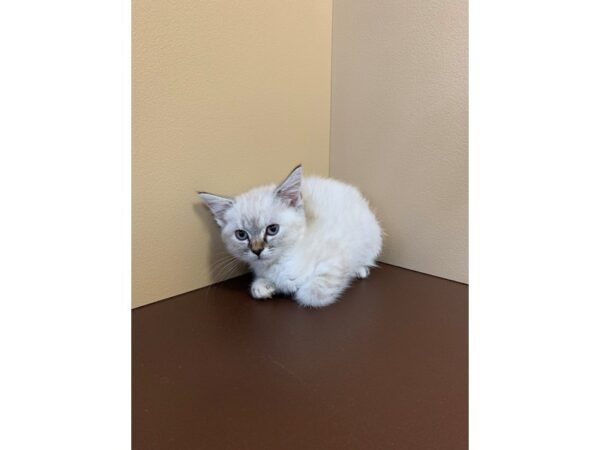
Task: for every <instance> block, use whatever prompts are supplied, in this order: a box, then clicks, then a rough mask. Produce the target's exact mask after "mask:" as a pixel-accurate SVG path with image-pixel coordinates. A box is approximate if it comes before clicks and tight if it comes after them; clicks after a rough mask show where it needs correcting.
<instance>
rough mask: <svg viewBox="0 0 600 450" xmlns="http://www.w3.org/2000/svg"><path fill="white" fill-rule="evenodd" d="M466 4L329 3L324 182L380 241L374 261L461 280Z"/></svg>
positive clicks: (413, 0) (448, 0)
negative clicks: (351, 200)
mask: <svg viewBox="0 0 600 450" xmlns="http://www.w3.org/2000/svg"><path fill="white" fill-rule="evenodd" d="M467 10H468V8H467V0H382V1H377V2H373V1H370V0H334V5H333V61H332V115H331V155H330V157H331V159H330V161H331V164H330V172H331V175H332V176H335V177H338V178H341V179H344V180H347V181H350V182H353V183H355V184H357V185H358V186H359V187H360V188H361V189H362V190H363V192H364V193H365V194H366V196H367V197H369V198H370V199H371V201H372V203H373V204H374V205H375V207H376V209H377V212H378V215H379V217H380V218H381V221H382V224H383V227H384V229H385V230H386V232H387V233H388V236H387V238H386V240H385V242H384V253H383V257H382V258H381V260H382V261H385V262H388V263H391V264H395V265H398V266H401V267H407V268H410V269H414V270H417V271H421V272H425V273H429V274H433V275H437V276H441V277H444V278H449V279H452V280H458V281H462V282H466V281H467V262H468V261H467V256H468V251H467V249H468V246H467V245H468V242H467V235H468V221H467V138H468V132H467V126H468V117H467V106H468V100H467V92H468V91H467V88H468V86H467V76H468V65H467V51H468V50H467V45H468V40H467V30H468V28H467V27H468V23H467Z"/></svg>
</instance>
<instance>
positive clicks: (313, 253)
mask: <svg viewBox="0 0 600 450" xmlns="http://www.w3.org/2000/svg"><path fill="white" fill-rule="evenodd" d="M199 194H200V196H201V197H202V198H203V199H204V201H205V202H206V203H207V205H208V206H209V208H210V209H211V211H212V213H213V216H214V218H215V221H216V222H217V224H219V226H220V227H221V237H222V239H223V242H224V243H225V246H226V247H227V250H228V251H229V253H231V255H233V256H234V257H235V258H237V259H239V260H242V261H245V262H246V263H248V264H249V265H250V267H251V268H252V271H253V272H254V274H255V279H254V281H253V282H252V286H251V289H250V292H251V294H252V296H253V297H254V298H269V297H271V296H272V295H273V294H275V293H277V292H280V293H284V294H291V295H293V296H294V298H295V299H296V301H297V302H298V303H300V304H301V305H304V306H312V307H322V306H326V305H329V304H331V303H333V302H334V301H335V300H336V299H337V298H338V297H339V296H340V294H341V293H342V291H343V290H344V289H346V287H348V285H349V284H350V282H351V281H352V279H353V278H366V277H367V276H368V275H369V267H372V266H374V265H375V258H377V256H378V255H379V253H380V251H381V242H382V238H381V234H382V233H381V228H380V226H379V224H378V222H377V219H376V218H375V215H374V214H373V212H371V210H370V208H369V205H368V203H367V201H366V200H365V198H364V197H363V196H362V194H361V193H360V192H359V191H358V189H356V188H355V187H353V186H350V185H348V184H346V183H342V182H341V181H337V180H333V179H330V178H320V177H306V178H303V177H302V166H298V167H296V168H295V169H294V170H293V171H292V173H291V174H290V175H289V176H288V177H287V178H286V179H285V181H283V182H282V183H281V184H280V185H279V186H276V185H274V184H272V185H268V186H261V187H257V188H255V189H252V190H250V191H248V192H246V193H244V194H241V195H239V196H237V197H235V198H233V199H231V198H226V197H220V196H216V195H213V194H208V193H204V192H200V193H199ZM269 225H278V231H277V233H276V234H274V235H272V236H271V235H269V233H268V230H267V227H269ZM274 229H275V227H274V228H271V229H270V230H271V231H274ZM236 230H243V231H245V232H246V234H247V239H239V236H238V237H236ZM238 233H240V232H239V231H238ZM241 234H242V237H243V235H244V233H241ZM261 249H262V251H261ZM253 250H254V251H253ZM256 252H259V254H257V253H256Z"/></svg>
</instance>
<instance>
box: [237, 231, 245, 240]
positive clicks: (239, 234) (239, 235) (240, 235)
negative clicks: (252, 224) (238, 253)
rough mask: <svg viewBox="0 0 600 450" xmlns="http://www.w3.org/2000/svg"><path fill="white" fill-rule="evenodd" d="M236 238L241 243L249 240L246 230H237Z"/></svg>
mask: <svg viewBox="0 0 600 450" xmlns="http://www.w3.org/2000/svg"><path fill="white" fill-rule="evenodd" d="M235 237H236V238H238V239H239V240H240V241H245V240H246V239H248V233H246V232H245V231H244V230H235Z"/></svg>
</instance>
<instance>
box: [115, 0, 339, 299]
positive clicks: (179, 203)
mask: <svg viewBox="0 0 600 450" xmlns="http://www.w3.org/2000/svg"><path fill="white" fill-rule="evenodd" d="M331 21H332V18H331V1H330V0H297V1H282V0H254V1H233V0H219V1H198V0H180V1H177V2H165V1H162V0H133V99H132V107H133V119H132V120H133V187H132V189H133V223H132V226H133V268H132V270H133V305H134V306H140V305H143V304H146V303H150V302H153V301H156V300H160V299H163V298H166V297H170V296H173V295H176V294H179V293H183V292H187V291H190V290H193V289H196V288H199V287H202V286H205V285H207V284H210V283H212V282H214V281H216V280H217V279H218V278H219V277H218V275H215V274H213V273H211V270H210V267H211V265H212V264H213V263H214V257H213V256H211V255H214V253H215V252H218V251H221V250H222V247H221V244H220V241H219V239H218V235H217V228H216V226H215V225H214V224H213V222H212V220H211V219H210V217H209V214H208V212H207V211H206V210H205V209H204V208H201V207H199V203H200V202H199V200H198V198H197V196H196V194H195V192H196V190H206V191H211V192H216V193H221V194H225V195H227V194H235V193H239V192H241V191H244V190H246V189H248V188H250V187H252V186H254V185H257V184H260V183H264V182H266V181H276V180H279V179H281V178H282V177H284V176H285V175H286V174H287V173H288V172H289V171H290V170H291V169H292V168H293V167H294V166H295V165H296V164H297V163H298V162H302V163H303V164H304V166H305V168H306V171H307V172H309V173H310V172H312V173H317V174H322V175H326V174H327V173H328V170H329V168H328V154H329V150H328V146H329V113H330V110H329V100H330V62H331V59H330V57H331ZM107 182H110V180H108V181H107ZM222 276H225V274H222Z"/></svg>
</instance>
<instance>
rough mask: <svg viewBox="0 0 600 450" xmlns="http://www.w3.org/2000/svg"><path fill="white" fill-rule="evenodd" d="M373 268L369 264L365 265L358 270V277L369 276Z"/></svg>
mask: <svg viewBox="0 0 600 450" xmlns="http://www.w3.org/2000/svg"><path fill="white" fill-rule="evenodd" d="M369 273H371V270H370V269H369V267H367V266H363V267H361V268H360V269H358V270H357V271H356V278H367V277H368V276H369Z"/></svg>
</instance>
